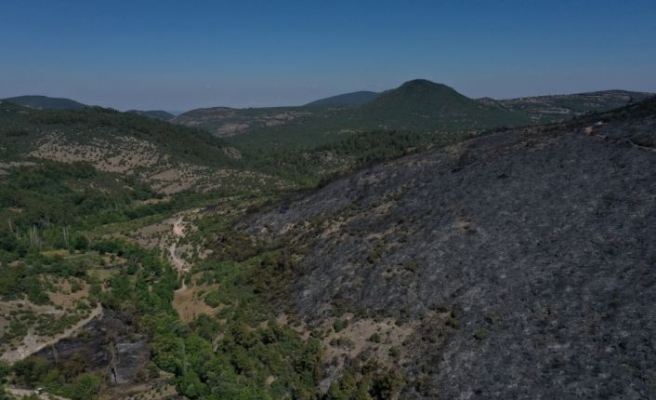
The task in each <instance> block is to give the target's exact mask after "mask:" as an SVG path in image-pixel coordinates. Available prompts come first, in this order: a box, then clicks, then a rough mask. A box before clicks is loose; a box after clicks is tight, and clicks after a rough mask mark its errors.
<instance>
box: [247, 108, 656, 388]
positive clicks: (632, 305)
mask: <svg viewBox="0 0 656 400" xmlns="http://www.w3.org/2000/svg"><path fill="white" fill-rule="evenodd" d="M594 118H596V119H594V120H592V119H579V120H577V121H575V122H573V123H570V124H568V125H559V126H551V127H549V128H544V129H539V130H538V129H533V130H511V131H505V132H497V133H492V134H488V135H485V136H480V137H478V138H475V139H472V140H469V141H467V142H464V143H462V144H461V145H458V146H456V147H451V148H446V149H442V150H437V151H433V152H430V153H425V154H420V155H414V156H411V157H407V158H404V159H401V160H399V161H396V162H393V163H387V164H384V165H379V166H376V167H373V168H369V169H366V170H362V171H360V172H358V173H356V174H355V175H353V176H351V177H348V178H344V179H341V180H338V181H336V182H333V183H332V184H330V185H328V186H326V187H324V188H323V189H321V190H320V191H318V192H317V193H315V194H314V195H312V196H310V197H308V198H305V199H303V200H300V201H296V202H293V203H291V204H287V205H285V206H283V207H281V208H280V209H278V210H276V211H273V212H269V213H266V214H262V215H259V216H257V217H255V218H254V219H253V220H251V221H249V225H248V226H249V228H248V229H249V230H251V232H252V233H254V234H257V235H264V236H266V237H268V238H269V239H270V240H280V239H282V238H285V239H286V240H288V241H289V242H288V243H291V245H292V246H294V247H296V248H299V249H304V251H302V252H303V253H305V254H306V255H305V257H304V260H303V262H302V267H301V271H300V272H299V276H298V277H297V279H296V280H295V283H294V284H293V285H292V289H291V291H290V293H291V294H290V297H291V299H290V301H291V303H292V304H293V307H294V309H295V310H296V312H297V313H299V314H300V315H302V316H303V317H304V318H305V319H306V320H308V321H311V322H314V323H319V322H321V321H322V320H325V319H326V318H328V317H329V316H336V315H339V314H340V313H341V312H343V311H344V310H348V311H352V312H355V313H356V315H357V316H358V317H360V318H364V317H365V316H372V315H379V316H380V315H383V316H394V317H396V318H399V319H402V320H411V321H412V320H416V321H419V320H422V321H424V322H425V321H427V320H430V319H431V318H434V316H435V315H440V313H443V312H444V311H445V310H446V311H449V312H450V317H449V321H450V327H452V328H455V329H450V330H443V329H440V326H439V324H440V323H438V322H439V321H437V319H439V318H437V317H435V319H436V322H435V324H434V325H426V324H425V323H423V325H422V326H424V329H423V331H422V332H416V334H415V336H414V338H413V340H411V341H406V343H405V345H404V348H403V351H404V354H406V355H407V357H405V358H404V359H405V360H406V361H405V362H404V364H403V366H402V368H403V372H404V374H405V379H406V386H405V387H404V389H403V392H402V394H401V397H403V398H443V399H451V398H481V399H483V398H486V399H489V398H499V399H507V398H623V399H629V398H630V399H634V398H635V399H637V398H653V397H654V396H656V376H655V375H654V372H653V371H655V370H656V358H655V357H654V354H656V336H654V332H656V308H655V307H654V304H656V268H655V265H656V247H654V246H653V238H654V237H656V153H655V152H654V149H655V147H654V146H655V144H656V101H654V100H652V101H649V102H647V103H642V104H639V105H635V106H631V107H629V108H625V109H623V110H621V111H618V112H613V113H607V114H604V115H598V116H595V117H594ZM244 226H245V225H244ZM426 327H428V328H426ZM414 339H416V340H414Z"/></svg>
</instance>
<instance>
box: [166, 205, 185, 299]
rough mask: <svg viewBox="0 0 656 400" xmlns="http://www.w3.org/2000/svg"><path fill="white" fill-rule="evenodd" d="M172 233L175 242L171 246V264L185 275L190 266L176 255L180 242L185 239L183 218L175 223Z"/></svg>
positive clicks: (179, 218)
mask: <svg viewBox="0 0 656 400" xmlns="http://www.w3.org/2000/svg"><path fill="white" fill-rule="evenodd" d="M172 231H173V236H174V238H175V241H174V242H173V243H172V244H171V245H170V246H169V257H170V258H171V262H172V263H173V266H174V267H175V268H176V269H177V270H178V272H181V273H183V272H186V271H187V270H188V269H189V266H188V265H187V262H186V261H185V260H183V259H182V258H180V257H179V256H178V255H177V254H176V250H177V247H178V242H179V241H180V238H183V237H184V236H185V232H184V224H183V223H182V217H178V218H177V219H176V220H175V222H173V229H172ZM183 286H184V282H183Z"/></svg>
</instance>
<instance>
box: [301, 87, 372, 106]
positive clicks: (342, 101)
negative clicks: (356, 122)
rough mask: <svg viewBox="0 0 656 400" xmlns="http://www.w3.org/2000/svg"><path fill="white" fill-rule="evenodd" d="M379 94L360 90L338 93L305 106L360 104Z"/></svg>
mask: <svg viewBox="0 0 656 400" xmlns="http://www.w3.org/2000/svg"><path fill="white" fill-rule="evenodd" d="M378 96H380V93H376V92H370V91H368V90H361V91H358V92H351V93H344V94H338V95H337V96H331V97H326V98H324V99H319V100H315V101H312V102H310V103H307V104H306V106H325V105H344V106H348V105H361V104H365V103H369V102H370V101H372V100H374V99H376V98H377V97H378Z"/></svg>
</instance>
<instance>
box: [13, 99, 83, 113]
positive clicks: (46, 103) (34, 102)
mask: <svg viewBox="0 0 656 400" xmlns="http://www.w3.org/2000/svg"><path fill="white" fill-rule="evenodd" d="M2 100H3V101H8V102H10V103H14V104H18V105H21V106H24V107H29V108H35V109H38V110H67V109H70V110H75V109H79V108H84V107H88V106H87V105H86V104H82V103H80V102H77V101H75V100H71V99H65V98H60V97H48V96H31V95H30V96H17V97H9V98H6V99H2Z"/></svg>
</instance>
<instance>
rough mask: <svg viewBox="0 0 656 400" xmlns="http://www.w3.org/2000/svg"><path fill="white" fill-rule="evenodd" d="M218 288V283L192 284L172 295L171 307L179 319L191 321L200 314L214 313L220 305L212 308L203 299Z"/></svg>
mask: <svg viewBox="0 0 656 400" xmlns="http://www.w3.org/2000/svg"><path fill="white" fill-rule="evenodd" d="M218 289H219V285H218V284H214V285H198V286H197V285H194V286H190V287H187V288H186V289H184V290H178V291H176V292H175V295H174V297H173V308H175V310H176V311H177V312H178V315H179V316H180V319H181V320H182V321H184V322H191V321H193V320H194V318H196V317H197V316H198V315H200V314H207V315H210V316H212V315H215V314H216V313H217V312H219V310H220V307H217V308H212V307H210V306H209V305H207V304H206V303H205V301H204V298H205V296H206V295H207V294H208V293H210V292H212V291H215V290H218Z"/></svg>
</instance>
